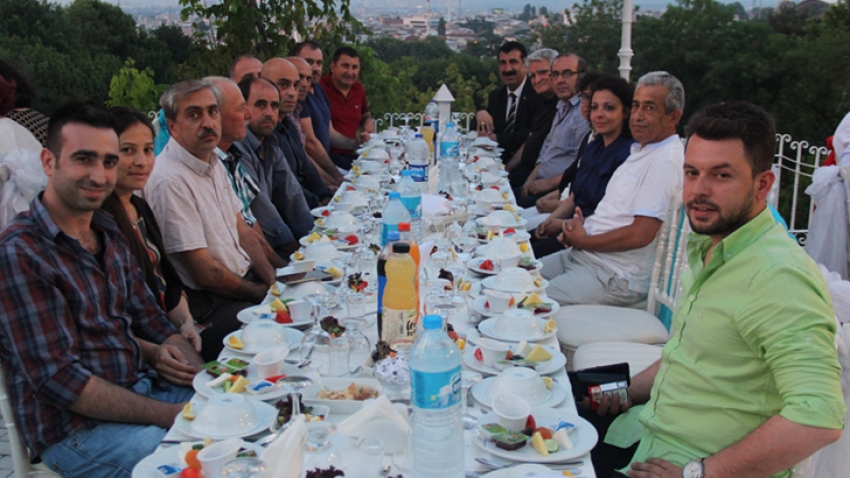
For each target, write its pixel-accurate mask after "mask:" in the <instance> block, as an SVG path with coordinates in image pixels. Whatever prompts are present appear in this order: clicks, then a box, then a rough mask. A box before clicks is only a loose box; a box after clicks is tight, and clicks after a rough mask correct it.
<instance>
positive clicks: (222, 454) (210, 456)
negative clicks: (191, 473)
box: [198, 438, 245, 477]
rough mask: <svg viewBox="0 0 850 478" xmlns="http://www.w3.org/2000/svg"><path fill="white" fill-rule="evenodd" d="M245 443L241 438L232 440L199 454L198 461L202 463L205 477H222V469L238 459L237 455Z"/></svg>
mask: <svg viewBox="0 0 850 478" xmlns="http://www.w3.org/2000/svg"><path fill="white" fill-rule="evenodd" d="M244 443H245V442H243V441H242V439H241V438H231V439H229V440H224V441H220V442H218V443H213V444H212V445H210V446H205V447H204V448H203V449H202V450H201V451H200V452H199V453H198V461H199V462H201V470H202V471H203V472H204V476H210V477H212V476H220V475H221V469H222V467H224V465H226V464H227V462H229V461H230V460H232V459H234V458H236V454H237V453H239V450H240V449H241V448H242V445H244Z"/></svg>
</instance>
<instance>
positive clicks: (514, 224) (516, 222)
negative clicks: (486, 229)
mask: <svg viewBox="0 0 850 478" xmlns="http://www.w3.org/2000/svg"><path fill="white" fill-rule="evenodd" d="M483 219H484V218H483V217H479V218H478V219H476V220H475V224H478V225H479V226H482V227H483V226H484V221H483ZM526 224H528V219H526V218H524V217H520V218H519V220H514V221H513V222H509V223H504V222H503V223H502V229H505V228H508V227H512V228H514V229H516V228H518V227H521V228H525V225H526Z"/></svg>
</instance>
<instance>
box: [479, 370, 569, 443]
mask: <svg viewBox="0 0 850 478" xmlns="http://www.w3.org/2000/svg"><path fill="white" fill-rule="evenodd" d="M494 380H496V377H487V378H485V379H484V380H482V381H480V382H478V383H476V384H475V385H473V386H472V388H471V389H470V391H471V392H472V398H474V399H475V401H476V402H478V403H480V404H481V405H483V406H484V407H486V408H487V409H488V410H489V409H490V407H491V406H492V405H493V398H492V397H490V396H489V395H487V391H488V390H490V387H491V386H492V385H493V381H494ZM549 391H550V392H551V393H550V394H549V397H548V398H547V399H546V400H543V401H540V402H537V403H531V402H528V403H529V404H531V406H532V407H545V408H552V407H557V406H558V405H560V404H561V403H563V402H564V400H565V399H566V398H567V389H565V388H564V387H563V386H562V385H561V384H560V383H558V382H552V388H551V389H550V390H549ZM570 396H572V394H570ZM532 415H533V414H532ZM567 421H570V420H567ZM478 423H490V422H482V421H481V419H478ZM538 423H540V422H538ZM573 423H575V422H573ZM532 451H533V450H532Z"/></svg>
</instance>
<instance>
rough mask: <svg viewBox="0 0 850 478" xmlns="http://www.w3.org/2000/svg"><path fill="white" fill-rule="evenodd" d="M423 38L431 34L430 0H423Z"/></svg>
mask: <svg viewBox="0 0 850 478" xmlns="http://www.w3.org/2000/svg"><path fill="white" fill-rule="evenodd" d="M425 5H426V7H425V38H428V35H430V34H431V0H425Z"/></svg>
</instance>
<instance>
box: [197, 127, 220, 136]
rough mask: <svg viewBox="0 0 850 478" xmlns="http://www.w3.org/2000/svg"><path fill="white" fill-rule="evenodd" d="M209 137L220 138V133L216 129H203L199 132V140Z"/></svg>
mask: <svg viewBox="0 0 850 478" xmlns="http://www.w3.org/2000/svg"><path fill="white" fill-rule="evenodd" d="M207 135H213V136H218V131H216V130H215V128H206V127H205V128H203V129H202V130H200V131H198V138H203V137H204V136H207Z"/></svg>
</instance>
